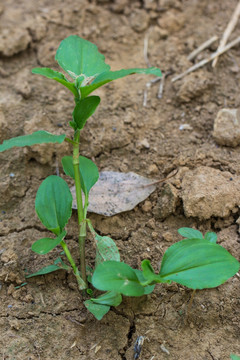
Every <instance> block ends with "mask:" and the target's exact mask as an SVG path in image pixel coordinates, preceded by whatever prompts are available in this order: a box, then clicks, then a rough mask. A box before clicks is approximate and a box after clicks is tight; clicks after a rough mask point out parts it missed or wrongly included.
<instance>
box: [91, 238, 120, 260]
mask: <svg viewBox="0 0 240 360" xmlns="http://www.w3.org/2000/svg"><path fill="white" fill-rule="evenodd" d="M95 240H96V247H97V251H96V266H97V265H98V264H100V263H101V262H103V261H108V260H113V261H120V254H119V251H118V248H117V246H116V244H115V242H114V241H113V240H112V239H111V238H110V237H108V236H100V235H98V234H97V233H95Z"/></svg>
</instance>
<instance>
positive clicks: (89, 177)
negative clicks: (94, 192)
mask: <svg viewBox="0 0 240 360" xmlns="http://www.w3.org/2000/svg"><path fill="white" fill-rule="evenodd" d="M62 166H63V169H64V172H65V174H66V175H68V176H70V177H71V178H73V179H74V168H73V160H72V156H64V157H63V158H62ZM79 170H80V181H81V185H82V190H83V192H84V194H85V196H88V194H89V191H90V190H91V188H92V187H93V185H94V184H96V182H97V181H98V178H99V172H98V168H97V166H96V164H94V162H93V161H92V160H90V159H88V158H86V157H84V156H79Z"/></svg>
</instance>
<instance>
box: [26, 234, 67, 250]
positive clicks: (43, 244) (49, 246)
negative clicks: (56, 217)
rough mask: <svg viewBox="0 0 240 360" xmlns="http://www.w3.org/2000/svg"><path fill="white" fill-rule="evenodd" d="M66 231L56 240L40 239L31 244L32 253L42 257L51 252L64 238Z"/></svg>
mask: <svg viewBox="0 0 240 360" xmlns="http://www.w3.org/2000/svg"><path fill="white" fill-rule="evenodd" d="M66 234H67V233H66V231H65V230H64V231H63V232H62V233H61V234H60V235H59V236H58V237H56V239H51V238H42V239H39V240H37V241H35V243H33V244H32V251H34V252H36V253H37V254H40V255H44V254H47V253H49V252H50V251H51V250H53V249H54V248H55V247H56V246H57V245H59V244H60V242H61V241H62V240H63V239H64V237H65V236H66Z"/></svg>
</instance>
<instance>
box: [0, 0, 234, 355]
mask: <svg viewBox="0 0 240 360" xmlns="http://www.w3.org/2000/svg"><path fill="white" fill-rule="evenodd" d="M236 4H237V1H224V0H211V1H207V0H202V1H193V0H186V1H180V0H158V1H157V0H152V1H151V0H145V1H140V0H139V1H138V0H136V1H129V2H128V1H126V0H115V1H107V0H101V1H100V0H98V1H89V2H88V1H81V0H67V1H64V2H59V1H56V0H53V1H45V0H40V1H38V2H36V1H34V2H29V1H24V0H20V1H17V2H15V1H13V0H6V1H4V3H0V30H1V34H0V55H1V56H0V74H1V80H0V93H1V97H0V129H1V132H0V141H2V140H3V139H5V138H10V137H12V136H18V135H21V134H23V133H24V131H28V132H30V131H31V130H36V129H37V128H38V124H40V125H41V126H42V127H43V128H44V127H45V129H46V130H49V131H54V132H56V133H64V132H67V133H69V134H70V131H71V130H69V129H68V127H67V123H68V121H69V120H70V119H71V111H72V107H73V102H72V98H71V95H70V94H69V93H68V91H67V90H66V91H65V90H64V88H63V87H61V85H59V84H57V83H56V84H55V83H54V82H51V81H50V80H47V79H44V78H41V77H38V76H34V75H31V73H30V71H31V68H33V67H35V66H56V64H55V63H54V54H55V50H56V48H57V47H58V45H59V42H60V41H61V40H62V39H63V38H65V37H67V36H68V35H71V34H78V35H80V36H82V37H84V38H86V39H88V40H90V41H92V42H94V43H96V44H97V45H98V47H99V50H100V51H101V52H102V53H104V54H105V56H106V59H107V61H108V62H109V63H110V64H111V66H112V69H120V68H124V67H125V68H127V67H137V66H138V67H145V66H146V64H145V62H144V59H143V42H144V38H145V36H146V34H147V32H148V31H149V29H150V28H151V32H150V36H149V60H150V62H151V64H152V65H153V66H159V67H160V68H161V69H162V71H164V72H170V73H171V75H169V76H168V77H167V78H166V82H165V87H164V93H163V98H162V99H157V96H156V95H157V91H158V85H153V86H152V87H151V89H150V90H149V93H148V102H147V106H146V107H143V93H144V90H145V84H146V82H147V81H149V78H147V77H144V76H132V77H129V78H128V79H123V80H118V81H116V82H114V83H111V84H109V85H107V86H105V87H103V88H102V89H101V90H99V91H98V93H99V94H100V96H101V97H102V102H101V106H100V108H99V110H98V112H97V114H96V115H94V116H93V118H92V119H91V120H90V121H89V122H88V124H87V126H86V128H85V129H84V131H83V135H82V154H83V155H85V156H88V157H90V158H93V159H94V160H95V161H96V163H97V165H98V167H99V169H101V170H103V169H104V170H114V171H124V172H127V171H134V172H136V173H138V174H141V175H143V176H147V177H152V178H156V177H157V178H159V179H160V178H164V177H166V176H167V175H169V174H170V173H171V172H172V170H174V169H176V168H178V169H179V174H178V176H177V177H176V178H175V179H172V181H170V182H169V183H168V184H167V185H164V186H162V187H161V186H159V187H158V190H157V191H155V192H154V193H153V194H152V195H151V196H150V198H149V199H148V200H147V201H148V202H145V203H143V204H140V205H139V206H137V207H136V208H135V209H134V210H133V211H131V212H129V213H123V214H121V215H117V216H114V217H112V218H104V217H103V216H98V215H93V214H91V219H92V221H93V223H94V225H95V228H96V230H98V231H99V232H100V233H101V234H104V235H110V236H112V237H113V238H114V239H116V242H117V245H118V247H119V249H120V251H121V256H122V259H123V260H124V261H127V262H128V263H129V264H130V265H132V266H134V267H139V266H140V262H141V260H142V259H144V258H146V257H147V258H149V259H151V261H152V263H153V264H154V266H155V267H156V268H157V267H158V266H159V262H160V259H161V257H162V254H163V252H164V251H165V250H166V248H167V247H168V246H170V245H171V244H172V243H174V242H175V241H178V240H180V236H179V235H178V234H177V229H178V228H179V227H182V226H190V227H196V228H198V229H199V230H201V231H204V232H205V231H209V230H212V231H216V232H217V233H218V236H219V239H220V243H221V245H223V246H224V247H226V248H227V249H228V250H229V251H230V252H231V253H232V254H233V255H234V256H236V257H238V258H239V248H240V244H239V233H238V222H237V220H238V218H239V215H240V212H239V209H238V206H239V204H240V200H239V190H238V187H237V185H236V184H238V182H239V176H240V163H239V147H236V148H231V147H221V146H218V145H217V144H216V143H215V141H214V139H213V137H212V131H213V122H214V119H215V117H216V115H217V112H218V110H220V109H221V108H223V107H229V108H238V107H239V106H240V97H239V93H240V91H239V90H240V89H239V79H240V72H239V66H240V58H239V48H235V49H232V50H231V51H230V52H229V53H228V54H225V55H223V56H222V57H221V58H220V60H219V62H218V65H217V67H216V68H215V69H214V70H213V69H212V68H211V65H210V64H209V65H208V66H206V67H204V68H203V69H201V70H199V71H197V72H196V73H194V74H192V75H189V76H187V77H185V78H184V79H183V80H181V81H178V82H176V83H174V84H172V83H171V77H172V75H173V74H179V73H180V72H182V71H183V70H185V69H186V68H187V67H189V66H190V65H191V64H192V63H190V62H189V61H188V60H187V55H188V54H189V53H190V52H191V51H192V50H193V49H194V48H195V47H196V46H198V45H199V44H201V43H202V42H203V41H205V40H207V39H208V38H210V37H211V36H212V35H213V34H217V35H219V36H220V35H221V34H222V32H223V31H224V28H225V27H226V25H227V22H228V19H229V18H230V16H231V14H232V12H233V10H234V8H235V6H236ZM239 29H240V27H239V25H238V26H237V29H235V35H233V37H236V36H237V35H236V34H237V33H238V32H239ZM215 49H216V44H214V45H213V46H212V47H211V49H210V50H207V51H205V55H206V54H210V53H211V52H213V51H214V50H215ZM202 56H203V55H202V54H200V55H199V57H198V59H200V58H201V57H202ZM182 124H188V125H190V128H189V129H188V130H182V131H180V130H179V127H180V125H182ZM46 127H47V128H46ZM148 144H149V146H148ZM146 145H147V146H146ZM69 151H70V149H69V147H68V146H64V147H60V146H55V145H54V146H47V147H46V146H41V147H39V146H37V147H35V148H32V149H18V150H16V149H14V150H12V151H8V152H5V153H2V154H1V155H0V161H1V184H2V185H1V190H0V194H1V196H0V209H1V212H0V229H1V237H0V244H1V247H0V249H1V253H2V257H1V269H0V276H1V290H0V294H1V299H2V300H1V304H0V324H1V338H0V356H1V358H2V359H8V360H10V359H11V360H13V359H21V360H23V359H29V360H30V359H31V360H33V359H34V360H35V359H36V360H37V359H46V360H48V359H49V360H50V359H56V360H60V359H61V360H65V359H73V360H74V359H83V360H84V359H88V360H89V359H97V360H101V359H109V360H110V359H123V360H124V359H127V360H130V359H133V349H134V343H135V341H136V338H137V336H139V335H142V336H146V338H145V341H144V344H143V349H142V353H141V359H149V360H150V359H155V360H157V359H168V358H169V359H174V360H175V359H178V360H186V359H187V360H188V359H189V360H199V359H201V360H213V359H214V360H222V359H229V355H230V353H231V352H232V353H238V354H240V325H239V315H240V313H239V305H240V299H239V277H238V276H235V277H234V278H231V279H230V280H229V281H228V282H227V283H226V284H224V285H222V286H220V287H219V288H216V289H212V290H205V291H199V292H198V293H197V295H196V297H195V299H194V302H193V306H192V309H191V313H190V314H189V316H188V317H187V316H186V309H187V305H188V302H189V300H190V297H191V292H190V290H188V289H186V288H183V287H181V286H177V285H171V286H167V285H162V286H158V287H157V288H156V290H155V291H154V293H153V294H152V295H149V296H147V297H142V298H128V299H124V302H123V304H122V305H121V306H119V307H118V308H116V309H112V310H111V311H110V312H109V313H108V314H107V315H106V316H105V317H104V318H103V319H102V320H101V321H97V320H95V319H94V317H93V316H92V315H91V314H89V313H87V311H86V309H85V308H84V306H83V305H82V296H81V295H80V294H79V293H78V291H77V289H76V284H75V280H74V278H73V277H72V276H71V274H66V273H64V272H58V273H53V274H50V275H48V276H44V277H39V278H33V279H31V280H29V281H28V285H27V286H24V287H22V288H20V289H15V286H16V285H19V284H21V283H22V282H24V281H25V279H24V270H28V271H33V270H36V269H38V268H40V267H41V266H43V265H47V264H49V263H51V261H52V260H53V259H55V258H56V256H57V254H58V253H59V250H58V249H56V250H54V251H53V252H51V253H50V254H49V256H43V257H40V256H36V255H35V254H34V253H33V252H32V251H31V249H30V246H31V244H32V243H33V241H35V240H37V239H38V238H39V237H43V236H44V235H48V233H47V232H46V231H45V230H44V229H43V227H42V225H41V224H40V222H39V220H38V219H37V217H36V215H35V214H34V198H35V194H36V191H37V188H38V186H39V184H40V183H41V181H42V180H43V179H44V178H45V177H46V176H48V175H50V174H55V173H56V167H58V166H60V165H59V164H60V159H61V156H62V155H63V154H65V153H69ZM208 171H209V177H208V176H207V174H208ZM214 171H216V172H214ZM60 174H61V175H62V174H63V171H62V169H61V167H60ZM199 174H200V175H199ZM10 175H11V176H10ZM215 175H216V177H217V181H216V183H215ZM202 176H204V179H205V180H204V181H202V179H203V177H202ZM230 177H231V178H232V180H233V181H234V184H235V186H234V185H232V187H229V186H228V184H229V179H230ZM200 178H201V181H200V180H199V179H200ZM232 180H231V181H232ZM191 184H193V185H192V186H191ZM198 189H199V191H200V190H201V191H202V192H201V194H202V198H201V201H202V203H201V204H203V205H202V206H203V207H204V206H206V208H207V212H204V211H202V207H200V208H201V209H200V210H201V211H200V210H199V216H198V210H197V211H196V208H195V204H199V202H198V198H197V196H198ZM216 189H219V190H218V191H217V190H216ZM229 189H230V190H229ZM222 194H224V196H222ZM209 199H210V200H209ZM221 199H222V200H221ZM149 201H150V202H149ZM209 201H210V202H211V203H210V205H211V204H212V207H211V206H210V207H209ZM225 202H226V204H227V206H226V207H225ZM197 209H198V208H197ZM225 210H226V211H225ZM200 213H201V214H200ZM75 221H76V214H75V212H74V216H73V218H72V220H71V222H70V224H69V226H68V243H69V247H70V248H71V249H72V251H74V249H76V252H75V253H77V232H76V230H77V229H76V225H75ZM87 257H88V261H89V262H90V263H91V262H92V261H93V256H92V252H91V249H90V241H88V243H87ZM165 349H167V351H169V355H168V354H167V353H166V352H164V351H165Z"/></svg>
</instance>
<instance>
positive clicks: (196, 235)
mask: <svg viewBox="0 0 240 360" xmlns="http://www.w3.org/2000/svg"><path fill="white" fill-rule="evenodd" d="M178 233H179V234H180V235H182V236H183V237H185V238H187V239H203V235H202V233H201V232H200V231H198V230H195V229H191V228H187V227H183V228H181V229H178Z"/></svg>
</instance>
